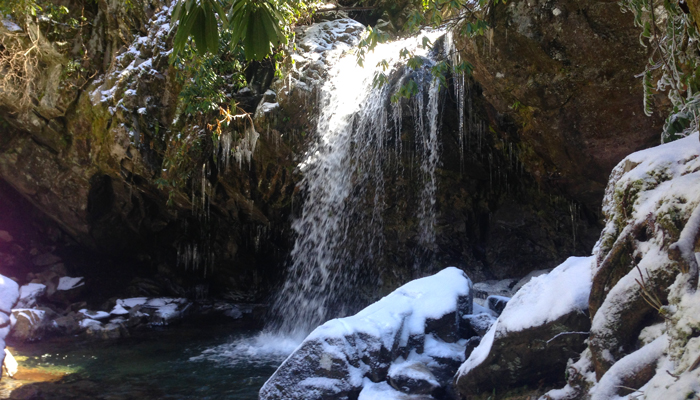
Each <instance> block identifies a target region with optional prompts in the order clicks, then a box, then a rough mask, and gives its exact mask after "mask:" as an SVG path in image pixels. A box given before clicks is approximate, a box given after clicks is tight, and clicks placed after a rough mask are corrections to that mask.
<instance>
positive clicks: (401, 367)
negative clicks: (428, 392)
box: [389, 358, 440, 387]
mask: <svg viewBox="0 0 700 400" xmlns="http://www.w3.org/2000/svg"><path fill="white" fill-rule="evenodd" d="M389 376H390V377H392V378H394V379H396V378H397V377H405V378H408V379H414V380H417V381H426V382H428V383H430V384H431V385H432V386H433V387H439V386H440V383H439V382H438V381H437V379H435V375H433V374H432V373H431V372H430V370H428V369H427V368H426V367H425V364H423V363H422V362H420V361H413V360H406V361H402V359H401V358H399V359H398V360H397V361H396V362H394V363H393V364H391V367H390V368H389Z"/></svg>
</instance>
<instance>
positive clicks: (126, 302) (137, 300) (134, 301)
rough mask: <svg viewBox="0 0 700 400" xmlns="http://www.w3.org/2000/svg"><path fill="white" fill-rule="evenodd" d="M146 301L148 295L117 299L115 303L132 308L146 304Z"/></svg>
mask: <svg viewBox="0 0 700 400" xmlns="http://www.w3.org/2000/svg"><path fill="white" fill-rule="evenodd" d="M147 301H148V297H132V298H129V299H123V300H122V299H119V300H117V304H118V305H120V306H122V307H126V308H133V307H136V306H138V305H142V304H146V302H147Z"/></svg>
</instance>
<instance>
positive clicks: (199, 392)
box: [0, 324, 298, 400]
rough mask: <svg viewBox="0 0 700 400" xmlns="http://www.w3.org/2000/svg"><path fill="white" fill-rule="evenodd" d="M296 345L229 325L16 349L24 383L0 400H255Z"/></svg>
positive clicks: (6, 388) (9, 382)
mask: <svg viewBox="0 0 700 400" xmlns="http://www.w3.org/2000/svg"><path fill="white" fill-rule="evenodd" d="M297 344H298V342H295V341H291V340H285V339H281V338H275V337H268V336H266V335H264V334H261V333H260V331H259V330H251V329H244V328H240V327H236V326H231V325H229V324H225V325H199V326H198V325H195V324H188V325H184V324H183V325H179V326H176V327H172V328H167V329H161V330H157V331H155V330H154V331H149V332H143V333H139V334H138V335H134V336H132V337H130V338H127V339H121V340H117V341H82V340H78V339H76V338H72V339H68V340H66V339H64V340H60V341H56V340H51V341H45V342H37V343H30V344H21V345H17V346H14V347H12V346H10V349H11V351H12V352H13V354H14V355H15V357H16V358H17V360H18V361H19V364H20V372H19V373H18V375H17V378H18V379H10V378H8V377H6V376H5V377H3V379H2V381H0V398H22V399H26V398H42V399H85V398H91V399H114V400H117V399H237V400H249V399H250V400H253V399H257V398H258V391H259V390H260V387H261V386H262V385H263V383H265V381H266V380H267V379H268V378H269V377H270V376H271V375H272V373H273V372H274V371H275V369H276V368H277V366H278V365H279V364H281V362H282V361H284V359H285V358H286V356H287V354H289V353H291V352H292V351H293V350H294V348H295V347H296V345H297Z"/></svg>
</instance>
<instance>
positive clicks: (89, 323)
mask: <svg viewBox="0 0 700 400" xmlns="http://www.w3.org/2000/svg"><path fill="white" fill-rule="evenodd" d="M80 327H81V328H83V329H87V328H90V327H92V328H98V327H102V322H100V321H96V320H94V319H90V318H86V319H83V320H81V321H80Z"/></svg>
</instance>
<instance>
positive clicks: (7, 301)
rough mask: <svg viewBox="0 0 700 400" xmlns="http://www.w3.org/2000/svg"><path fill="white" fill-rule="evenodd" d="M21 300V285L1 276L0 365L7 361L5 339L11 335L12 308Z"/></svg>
mask: <svg viewBox="0 0 700 400" xmlns="http://www.w3.org/2000/svg"><path fill="white" fill-rule="evenodd" d="M17 299H19V285H17V282H15V281H13V280H12V279H10V278H8V277H6V276H3V275H0V365H2V363H3V361H4V359H5V352H4V351H3V350H4V349H5V338H6V337H7V335H9V334H10V329H11V319H10V314H11V313H12V307H13V306H14V305H15V303H17Z"/></svg>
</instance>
